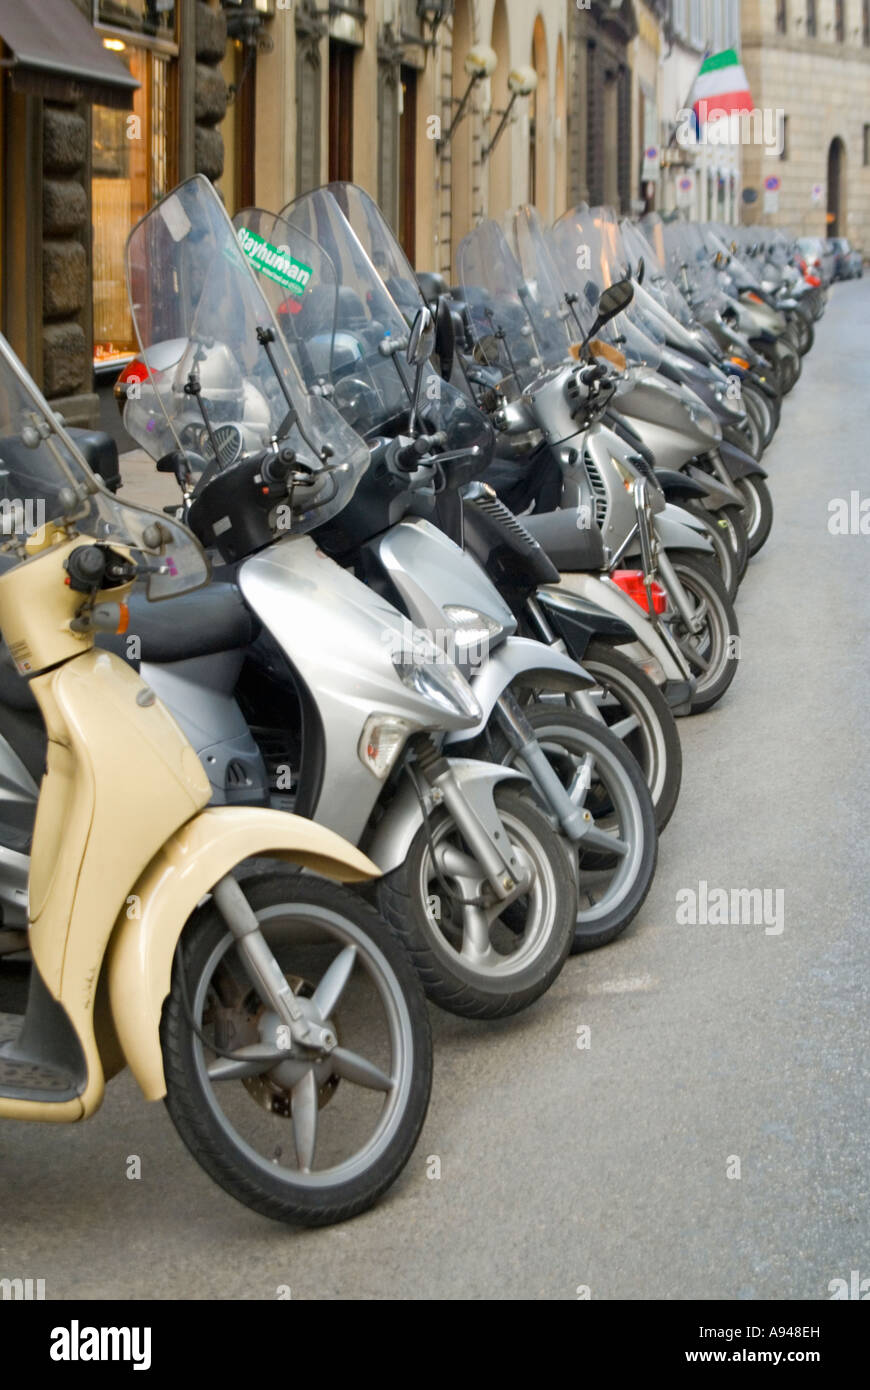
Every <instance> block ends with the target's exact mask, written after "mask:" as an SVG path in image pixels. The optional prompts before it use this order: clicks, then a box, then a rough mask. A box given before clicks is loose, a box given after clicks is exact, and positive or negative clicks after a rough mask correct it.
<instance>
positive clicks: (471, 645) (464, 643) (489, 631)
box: [443, 603, 504, 660]
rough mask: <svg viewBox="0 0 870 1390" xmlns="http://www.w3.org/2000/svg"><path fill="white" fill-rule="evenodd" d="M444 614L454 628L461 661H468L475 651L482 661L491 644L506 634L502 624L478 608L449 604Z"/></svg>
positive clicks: (456, 646) (453, 634) (454, 640)
mask: <svg viewBox="0 0 870 1390" xmlns="http://www.w3.org/2000/svg"><path fill="white" fill-rule="evenodd" d="M443 613H444V616H445V618H447V619H448V621H449V622H450V624H451V626H452V628H453V632H452V633H451V637H452V639H453V642H454V645H455V648H456V655H457V657H458V658H459V659H460V660H463V659H464V660H468V659H469V657H471V656H472V654H473V653H475V649H477V651H479V653H480V657H481V659H482V658H483V657H484V656H485V655H486V652H487V649H488V648H489V647H490V646H491V644H492V643H493V642H495V641H497V640H498V638H499V637H501V635H502V633H503V632H504V628H503V627H502V625H501V623H499V622H496V620H495V618H490V617H489V616H488V615H487V614H486V613H480V612H479V611H478V610H477V609H476V608H466V607H464V606H463V605H461V604H455V603H448V604H447V605H446V606H445V607H444V609H443Z"/></svg>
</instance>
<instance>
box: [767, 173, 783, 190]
mask: <svg viewBox="0 0 870 1390" xmlns="http://www.w3.org/2000/svg"><path fill="white" fill-rule="evenodd" d="M764 186H765V188H766V189H767V191H768V193H776V192H778V190H779V186H780V185H779V179H778V178H777V176H776V174H771V175H770V177H769V178H767V179H765V180H764Z"/></svg>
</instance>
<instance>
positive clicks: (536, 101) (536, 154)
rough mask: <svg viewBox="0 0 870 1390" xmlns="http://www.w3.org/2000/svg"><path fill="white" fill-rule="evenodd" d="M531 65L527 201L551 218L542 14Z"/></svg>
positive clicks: (547, 71)
mask: <svg viewBox="0 0 870 1390" xmlns="http://www.w3.org/2000/svg"><path fill="white" fill-rule="evenodd" d="M532 67H533V68H534V69H535V72H536V73H537V74H538V85H537V88H536V90H535V91H534V93H533V94H532V96H531V97H530V99H529V202H530V203H534V205H535V207H536V208H537V209H538V212H539V213H540V214H541V216H542V217H544V218H546V219H547V220H549V218H550V144H551V141H550V68H549V62H548V58H547V30H546V27H545V25H544V20H543V18H542V16H541V15H538V17H537V19H536V20H535V29H534V33H533V35H532Z"/></svg>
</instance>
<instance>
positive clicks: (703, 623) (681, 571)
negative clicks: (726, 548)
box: [668, 550, 740, 714]
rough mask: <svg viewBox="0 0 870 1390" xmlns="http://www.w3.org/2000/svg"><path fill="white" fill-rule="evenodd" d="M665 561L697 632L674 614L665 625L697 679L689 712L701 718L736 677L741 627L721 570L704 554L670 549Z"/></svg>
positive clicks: (719, 698)
mask: <svg viewBox="0 0 870 1390" xmlns="http://www.w3.org/2000/svg"><path fill="white" fill-rule="evenodd" d="M668 559H669V560H670V562H671V564H672V565H673V568H674V570H675V571H676V575H677V578H678V579H679V581H680V584H681V586H682V588H683V591H684V592H685V593H686V594H687V595H688V598H689V600H690V602H691V604H692V606H693V609H694V617H695V621H696V624H697V630H694V629H690V628H689V627H687V626H686V624H685V623H684V622H683V620H682V618H681V617H680V616H679V614H677V613H676V612H675V611H674V612H673V613H672V615H671V617H670V619H669V622H670V626H671V631H672V632H673V635H674V637H675V638H676V640H677V642H678V643H679V646H680V649H681V650H682V652H683V655H684V656H685V657H686V659H687V660H688V662H689V665H690V666H691V668H692V674H693V676H694V677H695V679H696V682H697V683H696V686H695V694H694V695H693V697H692V713H693V714H701V713H703V711H704V710H708V709H711V708H712V707H713V705H715V704H716V703H717V701H719V700H721V698H722V696H723V695H724V694H725V691H726V690H727V689H728V687H729V685H730V684H731V682H732V681H733V679H734V677H735V675H736V674H737V662H738V659H739V656H740V628H739V627H738V624H737V615H736V613H735V612H734V605H733V604H732V602H731V600H730V598H729V597H728V594H727V592H726V590H725V586H724V585H723V583H722V580H721V578H720V577H719V572H718V570H717V569H716V566H715V565H714V564H713V562H712V561H711V560H708V559H707V557H706V556H705V555H698V554H697V552H696V551H694V550H671V551H669V552H668Z"/></svg>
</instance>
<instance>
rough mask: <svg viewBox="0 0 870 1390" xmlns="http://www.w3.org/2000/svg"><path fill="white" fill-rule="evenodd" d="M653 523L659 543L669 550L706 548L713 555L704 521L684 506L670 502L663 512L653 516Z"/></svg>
mask: <svg viewBox="0 0 870 1390" xmlns="http://www.w3.org/2000/svg"><path fill="white" fill-rule="evenodd" d="M653 525H654V526H655V528H656V535H657V536H658V539H659V544H660V545H663V546H664V547H665V549H667V550H706V551H707V552H708V553H709V554H711V555H712V553H713V546H712V544H711V543H710V541H709V540H708V539H707V531H706V528H705V526H704V523H703V521H699V519H698V518H697V517H696V516H692V513H691V512H687V511H685V510H684V508H683V507H674V506H672V505H671V503H670V502H669V503H668V505H667V506H666V507H665V509H664V511H663V512H659V513H658V515H657V516H654V517H653Z"/></svg>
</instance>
